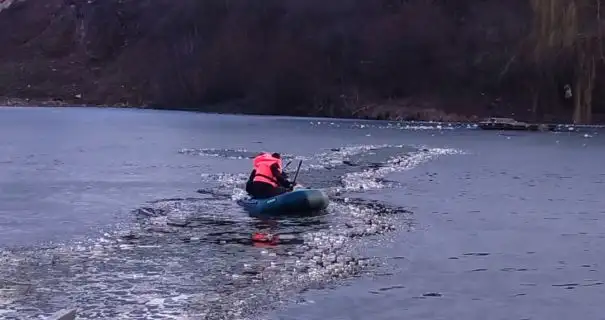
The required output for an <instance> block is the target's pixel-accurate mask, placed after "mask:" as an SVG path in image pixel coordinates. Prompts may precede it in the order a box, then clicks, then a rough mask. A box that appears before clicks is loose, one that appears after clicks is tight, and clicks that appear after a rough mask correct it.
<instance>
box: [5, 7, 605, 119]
mask: <svg viewBox="0 0 605 320" xmlns="http://www.w3.org/2000/svg"><path fill="white" fill-rule="evenodd" d="M584 2H585V3H589V2H588V0H573V1H564V0H508V1H501V0H485V1H477V0H473V1H471V0H458V1H443V0H435V1H422V0H415V1H414V0H412V1H402V0H373V1H369V0H333V1H325V0H321V1H320V0H263V1H253V0H222V1H197V0H179V1H174V0H90V1H86V0H24V1H6V0H5V1H2V2H0V45H1V46H2V50H0V96H4V97H6V98H18V99H32V100H34V101H48V100H56V101H58V102H65V103H77V104H79V103H85V104H112V105H115V104H126V105H147V106H154V107H159V108H187V109H194V110H204V111H219V112H244V113H260V114H286V115H315V116H317V115H319V116H351V117H375V118H385V117H386V118H407V119H415V118H420V119H444V120H460V119H467V118H468V117H469V116H472V115H476V116H486V115H500V116H510V115H511V114H513V115H514V117H516V118H518V119H519V120H566V121H570V120H572V118H573V119H574V120H575V121H576V122H591V121H593V122H594V121H600V120H601V119H599V114H600V113H605V103H604V101H605V94H604V93H602V91H601V90H593V88H599V87H603V80H604V79H605V77H603V75H605V73H603V72H602V70H603V64H602V60H601V59H600V57H599V56H598V55H597V53H598V52H599V50H600V49H601V43H600V32H601V30H599V27H601V26H602V25H603V24H602V23H600V22H601V21H600V20H599V19H598V17H597V16H596V14H593V13H594V12H596V11H595V10H596V9H595V8H592V7H586V6H580V5H581V4H582V3H584ZM593 2H594V1H593ZM9 3H10V5H9ZM570 3H572V4H574V5H577V6H576V7H573V8H572V7H570ZM590 3H592V2H590ZM551 5H553V6H554V8H557V9H556V10H558V11H556V10H555V11H548V12H547V11H545V10H542V9H541V8H546V7H548V8H551V7H552V6H551ZM547 14H549V15H552V16H547ZM577 21H581V22H582V23H579V22H577ZM589 22H590V23H589ZM594 22H597V23H594ZM587 30H588V31H590V32H588V31H587ZM580 33H581V34H583V35H584V36H583V38H580V37H579V36H578V35H579V34H580ZM586 35H588V36H586ZM545 39H547V40H545ZM548 39H550V40H548ZM553 39H554V40H553ZM578 39H580V40H578ZM586 39H588V40H586ZM591 72H592V73H591ZM566 93H567V96H566ZM570 93H571V95H569V94H570ZM0 102H1V101H0ZM11 103H12V102H11ZM574 110H575V113H574Z"/></svg>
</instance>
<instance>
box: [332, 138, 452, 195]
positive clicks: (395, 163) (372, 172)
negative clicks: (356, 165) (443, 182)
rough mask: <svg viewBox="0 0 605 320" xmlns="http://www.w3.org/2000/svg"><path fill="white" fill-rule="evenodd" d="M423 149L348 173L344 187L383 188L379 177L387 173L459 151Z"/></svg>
mask: <svg viewBox="0 0 605 320" xmlns="http://www.w3.org/2000/svg"><path fill="white" fill-rule="evenodd" d="M425 150H426V151H425ZM425 150H422V151H417V152H414V153H412V154H405V155H401V156H398V157H395V158H392V159H389V160H387V165H386V166H383V167H380V168H377V169H368V170H365V171H361V172H353V173H348V174H346V175H345V176H344V177H343V178H342V182H343V185H344V189H345V190H346V191H358V190H370V189H381V188H384V183H382V182H381V181H380V180H379V179H381V178H384V177H385V176H386V175H387V174H389V173H393V172H397V171H404V170H410V169H413V168H415V167H417V166H418V165H421V164H423V163H426V162H428V161H430V160H433V159H435V158H437V157H440V156H443V155H452V154H459V153H461V151H459V150H456V149H444V148H432V149H425Z"/></svg>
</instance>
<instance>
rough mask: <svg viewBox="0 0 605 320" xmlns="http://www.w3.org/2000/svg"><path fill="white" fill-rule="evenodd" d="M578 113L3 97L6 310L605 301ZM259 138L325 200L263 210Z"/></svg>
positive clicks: (230, 314)
mask: <svg viewBox="0 0 605 320" xmlns="http://www.w3.org/2000/svg"><path fill="white" fill-rule="evenodd" d="M563 129H565V130H563V131H562V132H554V133H553V132H548V133H536V132H513V133H508V132H496V131H481V130H478V129H476V128H474V127H471V126H467V125H460V126H457V125H445V124H436V123H389V122H376V121H355V120H336V119H334V120H331V119H311V118H286V117H253V116H227V115H209V114H197V113H187V112H168V111H149V110H124V109H100V108H2V109H0V319H43V318H44V317H45V316H48V315H50V314H52V313H54V312H56V311H57V310H60V309H63V308H67V307H77V308H78V316H79V318H78V319H118V318H119V319H369V318H372V319H478V320H479V319H481V320H483V319H576V318H578V319H580V318H581V319H603V316H602V312H601V310H602V309H601V308H600V304H601V301H602V300H603V298H605V286H604V283H605V272H604V271H603V269H602V268H601V266H602V265H603V264H605V259H604V258H603V257H604V256H605V250H604V249H603V248H604V247H605V246H604V244H605V238H604V237H605V231H603V228H602V225H601V223H602V221H603V217H604V216H605V198H604V197H603V194H605V184H604V182H605V171H603V169H602V163H603V159H605V148H604V146H605V139H603V134H602V132H601V131H600V130H599V129H597V128H563ZM572 129H574V130H572ZM260 151H272V152H273V151H278V152H281V153H282V155H284V157H285V160H286V162H287V161H289V160H292V159H294V160H295V161H294V164H296V161H297V160H301V159H302V160H303V165H302V169H301V174H300V176H299V182H300V183H302V184H303V185H305V186H309V187H315V188H322V189H324V190H325V191H326V192H327V193H328V194H329V195H330V198H331V204H330V207H329V208H328V210H327V212H326V213H325V214H324V215H320V216H316V217H310V218H304V219H303V218H291V219H280V220H274V221H261V220H258V219H253V218H250V217H248V216H247V215H246V213H245V212H244V211H243V210H242V209H241V208H240V207H239V206H238V205H237V204H236V200H237V199H239V198H241V197H244V196H245V192H244V191H243V184H244V182H245V180H246V178H247V176H248V174H249V171H250V169H251V168H250V166H251V159H250V158H251V157H252V156H253V155H255V154H256V153H258V152H260ZM295 167H296V166H295V165H291V166H290V169H293V168H295ZM258 232H262V233H267V234H275V235H277V236H278V241H277V243H276V244H274V245H260V244H258V243H253V242H252V241H251V236H252V235H253V234H254V233H258Z"/></svg>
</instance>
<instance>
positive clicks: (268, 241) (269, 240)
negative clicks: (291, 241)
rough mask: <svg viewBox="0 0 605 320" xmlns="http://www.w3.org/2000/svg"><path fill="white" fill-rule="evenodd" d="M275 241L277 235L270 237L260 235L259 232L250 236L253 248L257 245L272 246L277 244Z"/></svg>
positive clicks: (264, 234)
mask: <svg viewBox="0 0 605 320" xmlns="http://www.w3.org/2000/svg"><path fill="white" fill-rule="evenodd" d="M277 241H279V236H278V235H272V234H267V233H260V232H255V233H253V234H252V242H254V245H255V246H257V245H261V246H264V245H269V246H274V245H276V244H277ZM261 243H262V244H261Z"/></svg>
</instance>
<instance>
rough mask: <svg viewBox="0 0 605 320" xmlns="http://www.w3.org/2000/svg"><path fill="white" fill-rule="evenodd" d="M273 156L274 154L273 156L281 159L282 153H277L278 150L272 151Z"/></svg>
mask: <svg viewBox="0 0 605 320" xmlns="http://www.w3.org/2000/svg"><path fill="white" fill-rule="evenodd" d="M271 156H272V157H273V158H277V159H281V154H279V153H277V152H274V153H272V154H271Z"/></svg>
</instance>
